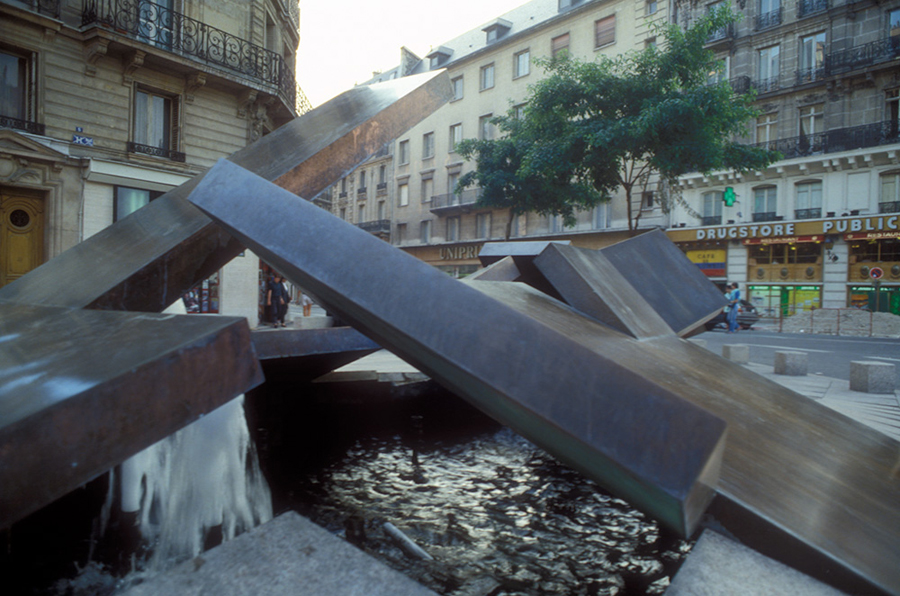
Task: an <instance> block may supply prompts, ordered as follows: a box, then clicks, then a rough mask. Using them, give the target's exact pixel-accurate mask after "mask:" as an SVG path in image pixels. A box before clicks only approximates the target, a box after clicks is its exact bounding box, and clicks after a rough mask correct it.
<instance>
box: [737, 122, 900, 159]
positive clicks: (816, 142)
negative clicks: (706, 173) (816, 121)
mask: <svg viewBox="0 0 900 596" xmlns="http://www.w3.org/2000/svg"><path fill="white" fill-rule="evenodd" d="M898 124H900V123H898V122H897V121H896V120H887V121H885V122H876V123H875V124H863V125H862V126H851V127H847V128H836V129H834V130H830V131H828V132H820V133H816V134H813V135H802V136H799V137H793V138H790V139H778V140H775V141H768V142H766V143H756V144H755V145H752V146H753V147H759V148H762V149H768V150H770V151H779V152H780V153H781V154H782V155H783V156H784V159H790V158H793V157H804V156H807V155H815V154H818V153H836V152H839V151H851V150H853V149H863V148H865V147H878V146H880V145H890V144H893V143H900V132H898V131H900V126H898Z"/></svg>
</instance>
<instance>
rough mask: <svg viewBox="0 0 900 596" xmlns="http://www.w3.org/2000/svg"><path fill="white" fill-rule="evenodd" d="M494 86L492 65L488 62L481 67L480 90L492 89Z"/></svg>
mask: <svg viewBox="0 0 900 596" xmlns="http://www.w3.org/2000/svg"><path fill="white" fill-rule="evenodd" d="M493 87H494V65H493V64H488V65H487V66H482V67H481V90H482V91H484V90H486V89H493Z"/></svg>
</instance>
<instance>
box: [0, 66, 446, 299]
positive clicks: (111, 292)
mask: <svg viewBox="0 0 900 596" xmlns="http://www.w3.org/2000/svg"><path fill="white" fill-rule="evenodd" d="M451 96H452V92H451V89H450V82H449V79H448V78H447V74H446V72H444V71H437V72H434V73H427V74H423V75H415V76H410V77H404V78H401V79H396V80H394V81H389V82H386V83H380V84H377V85H370V86H360V87H354V88H353V89H351V90H349V91H347V92H345V93H343V94H342V95H339V96H338V97H336V98H335V99H333V100H331V101H329V102H328V103H326V104H325V105H323V106H321V107H319V108H317V109H315V110H313V111H312V112H309V113H308V114H305V115H304V116H302V117H300V118H297V119H296V120H293V121H292V122H289V123H288V124H285V125H284V126H282V127H281V128H279V129H277V130H275V131H274V132H272V133H271V134H268V135H266V136H264V137H263V138H261V139H260V140H259V141H257V142H255V143H254V144H252V145H250V146H249V147H246V148H244V149H241V150H240V151H238V152H237V153H235V154H234V155H233V156H232V157H231V158H230V159H231V160H232V161H234V162H235V163H238V164H240V165H241V166H242V167H244V168H247V169H249V170H251V171H253V172H255V173H256V174H258V175H260V176H262V177H263V178H265V179H267V180H270V181H273V182H274V183H275V184H278V185H279V186H281V187H283V188H285V189H287V190H289V191H290V192H292V193H295V194H297V195H300V196H304V197H309V198H312V197H314V196H315V195H317V194H318V193H319V192H321V191H322V190H323V189H325V188H326V187H327V186H328V185H329V184H332V183H334V181H335V180H338V179H340V178H341V177H342V176H343V175H344V174H345V173H346V172H348V171H350V170H351V169H352V168H353V167H355V166H356V165H358V164H359V163H361V162H362V161H363V160H365V159H366V158H367V157H369V156H370V155H373V154H374V153H375V152H377V151H378V150H379V149H381V148H382V147H383V146H384V145H385V144H386V143H387V142H389V141H390V140H392V139H394V138H396V137H397V136H399V135H401V134H402V133H403V132H404V131H406V130H408V129H409V128H410V127H412V126H413V125H414V124H416V123H417V122H419V121H420V120H421V119H422V118H424V117H425V116H428V115H429V114H431V113H432V112H433V111H434V110H435V109H437V108H438V107H440V106H441V105H443V104H444V103H445V102H446V101H447V100H448V99H449V98H450V97H451ZM201 177H202V176H201ZM201 177H198V178H194V179H192V180H190V181H189V182H187V183H185V184H183V185H182V186H180V187H178V188H176V189H174V190H172V191H170V192H168V193H166V194H165V195H163V196H162V197H160V198H158V199H156V200H155V201H153V202H151V203H150V204H149V205H147V206H146V207H144V208H143V209H139V210H138V211H136V212H135V213H133V214H132V215H130V216H128V217H126V218H124V219H123V220H121V221H119V222H117V223H115V224H113V225H112V226H110V227H108V228H105V229H104V230H102V231H101V232H100V233H98V234H96V235H95V236H92V237H91V238H88V239H87V240H85V241H84V242H81V243H80V244H78V245H76V246H74V247H73V248H71V249H69V250H67V251H66V252H64V253H63V254H61V255H59V256H57V257H56V258H54V259H51V260H50V261H48V262H47V263H45V264H43V265H42V266H40V267H38V268H37V269H35V270H34V271H31V272H30V273H28V274H27V275H25V276H23V277H21V278H20V279H18V280H17V281H16V282H15V283H12V284H8V285H6V286H4V287H3V288H0V302H2V301H10V302H20V303H24V304H46V305H54V306H68V307H74V308H95V309H108V310H136V311H147V312H158V311H161V310H163V309H164V308H166V307H167V306H168V305H170V304H172V303H173V302H175V300H177V299H178V298H180V297H181V295H182V294H183V293H184V292H185V291H187V290H189V289H190V288H191V287H193V286H194V285H196V284H197V283H199V282H200V281H202V280H204V279H206V278H207V277H209V276H210V275H212V274H213V273H214V272H216V271H218V270H219V269H220V268H222V267H223V266H224V265H225V264H226V263H227V262H228V261H230V260H231V259H232V258H234V257H236V256H237V255H238V254H240V252H241V251H242V250H243V247H242V246H241V244H240V243H239V242H237V241H236V240H234V239H233V238H231V237H230V236H228V234H227V233H225V232H224V231H222V230H221V229H220V228H218V227H217V226H215V225H214V224H213V223H212V222H211V221H210V220H209V218H207V217H206V216H205V215H203V214H202V213H200V212H199V211H198V210H197V209H196V208H194V207H193V206H192V205H191V204H190V203H187V202H186V201H185V200H184V197H186V196H187V195H188V194H189V193H190V190H191V189H192V188H193V187H194V186H195V185H196V184H197V182H198V180H199V179H200V178H201Z"/></svg>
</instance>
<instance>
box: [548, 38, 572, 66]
mask: <svg viewBox="0 0 900 596" xmlns="http://www.w3.org/2000/svg"><path fill="white" fill-rule="evenodd" d="M568 55H569V34H568V33H563V34H562V35H560V36H559V37H554V38H553V39H551V40H550V57H551V58H552V59H554V60H555V59H557V58H563V57H565V56H568Z"/></svg>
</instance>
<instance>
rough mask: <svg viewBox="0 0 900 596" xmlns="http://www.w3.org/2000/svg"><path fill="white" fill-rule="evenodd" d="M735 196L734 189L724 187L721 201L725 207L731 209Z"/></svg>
mask: <svg viewBox="0 0 900 596" xmlns="http://www.w3.org/2000/svg"><path fill="white" fill-rule="evenodd" d="M735 198H736V196H735V194H734V189H733V188H731V187H730V186H726V187H725V192H723V193H722V201H723V202H724V203H725V206H726V207H731V206H732V205H734V200H735Z"/></svg>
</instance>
